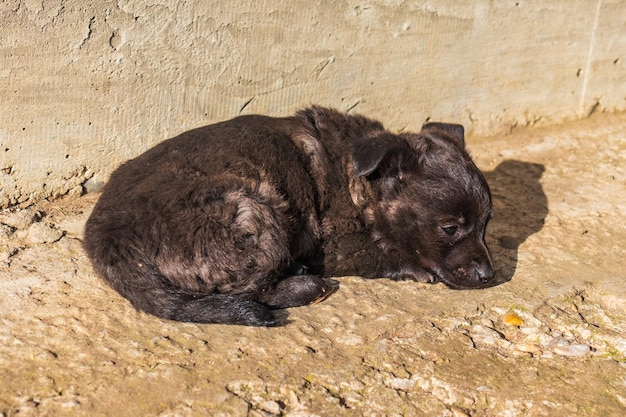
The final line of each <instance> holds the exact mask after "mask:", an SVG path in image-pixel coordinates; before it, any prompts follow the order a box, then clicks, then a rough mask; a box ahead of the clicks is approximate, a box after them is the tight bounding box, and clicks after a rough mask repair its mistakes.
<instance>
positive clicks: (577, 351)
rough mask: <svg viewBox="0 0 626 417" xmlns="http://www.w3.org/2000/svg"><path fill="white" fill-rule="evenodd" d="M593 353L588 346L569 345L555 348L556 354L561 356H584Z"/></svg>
mask: <svg viewBox="0 0 626 417" xmlns="http://www.w3.org/2000/svg"><path fill="white" fill-rule="evenodd" d="M590 351H591V348H590V347H589V346H587V345H582V344H580V345H568V346H557V347H555V348H554V353H556V354H557V355H561V356H572V357H574V356H584V355H586V354H587V353H589V352H590Z"/></svg>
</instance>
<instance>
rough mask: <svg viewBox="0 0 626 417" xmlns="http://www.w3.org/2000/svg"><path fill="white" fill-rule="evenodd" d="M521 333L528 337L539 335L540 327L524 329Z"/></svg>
mask: <svg viewBox="0 0 626 417" xmlns="http://www.w3.org/2000/svg"><path fill="white" fill-rule="evenodd" d="M520 331H521V332H522V333H524V334H527V335H532V334H537V333H539V327H522V328H521V329H520Z"/></svg>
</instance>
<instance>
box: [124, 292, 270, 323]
mask: <svg viewBox="0 0 626 417" xmlns="http://www.w3.org/2000/svg"><path fill="white" fill-rule="evenodd" d="M119 292H120V293H122V292H121V291H119ZM122 295H124V296H125V297H126V298H128V299H129V300H130V302H131V303H132V304H133V305H134V306H135V308H137V309H139V310H142V311H145V312H146V313H150V314H153V315H155V316H157V317H160V318H163V319H168V320H176V321H185V322H194V323H222V324H240V325H246V326H268V327H273V326H278V325H280V324H281V323H280V322H279V320H278V318H277V317H276V315H275V314H274V311H272V310H271V309H270V308H269V307H268V306H266V305H265V304H261V303H258V302H256V301H252V300H246V299H243V298H241V297H237V296H234V295H228V294H204V293H197V292H192V291H185V290H181V289H163V288H152V289H149V290H145V291H143V293H142V294H141V295H140V296H138V297H137V294H136V293H130V292H129V291H126V293H122Z"/></svg>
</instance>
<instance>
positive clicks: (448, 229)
mask: <svg viewBox="0 0 626 417" xmlns="http://www.w3.org/2000/svg"><path fill="white" fill-rule="evenodd" d="M457 229H458V226H457V225H452V226H441V230H443V232H444V233H445V234H447V235H448V236H452V235H453V234H455V233H456V230H457Z"/></svg>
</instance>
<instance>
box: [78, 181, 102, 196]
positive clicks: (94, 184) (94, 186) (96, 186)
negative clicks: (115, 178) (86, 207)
mask: <svg viewBox="0 0 626 417" xmlns="http://www.w3.org/2000/svg"><path fill="white" fill-rule="evenodd" d="M83 187H84V188H85V193H87V194H92V193H99V192H100V191H102V188H103V187H104V182H102V181H98V180H96V179H95V178H89V179H88V180H87V181H85V183H84V184H83Z"/></svg>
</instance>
